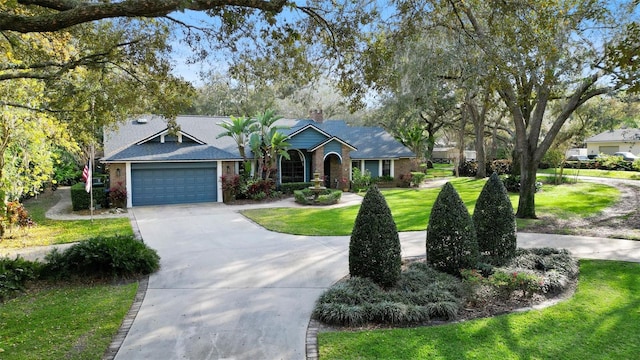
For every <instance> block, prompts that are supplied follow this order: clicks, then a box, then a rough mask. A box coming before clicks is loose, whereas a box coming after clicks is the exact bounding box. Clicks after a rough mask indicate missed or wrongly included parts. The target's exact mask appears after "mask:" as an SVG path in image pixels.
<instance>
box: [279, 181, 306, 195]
mask: <svg viewBox="0 0 640 360" xmlns="http://www.w3.org/2000/svg"><path fill="white" fill-rule="evenodd" d="M311 186H313V183H312V182H294V183H285V184H281V185H280V191H281V192H282V193H283V194H288V195H290V194H293V192H294V191H296V190H304V189H308V188H309V187H311Z"/></svg>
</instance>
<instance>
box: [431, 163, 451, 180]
mask: <svg viewBox="0 0 640 360" xmlns="http://www.w3.org/2000/svg"><path fill="white" fill-rule="evenodd" d="M452 175H453V165H452V164H433V168H432V169H427V178H428V179H431V178H438V177H448V176H452Z"/></svg>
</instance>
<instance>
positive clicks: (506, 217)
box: [472, 173, 517, 266]
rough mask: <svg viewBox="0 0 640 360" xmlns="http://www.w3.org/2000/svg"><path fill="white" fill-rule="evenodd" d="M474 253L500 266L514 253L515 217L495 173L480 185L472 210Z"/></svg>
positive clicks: (503, 188)
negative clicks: (477, 251) (474, 231)
mask: <svg viewBox="0 0 640 360" xmlns="http://www.w3.org/2000/svg"><path fill="white" fill-rule="evenodd" d="M472 218H473V223H474V225H475V228H476V236H477V239H478V250H479V251H480V253H481V254H482V255H483V256H487V260H488V262H489V263H491V264H493V265H496V266H501V265H504V264H505V263H507V262H508V261H509V260H511V259H512V258H513V257H514V256H515V254H516V245H517V243H516V217H515V215H514V213H513V206H512V205H511V201H510V200H509V194H508V193H507V189H506V188H505V187H504V185H503V184H502V181H501V180H500V177H499V176H498V174H496V173H493V174H491V177H489V180H488V181H487V182H486V183H485V184H484V187H483V188H482V191H481V192H480V196H479V197H478V200H477V201H476V206H475V210H474V211H473V217H472Z"/></svg>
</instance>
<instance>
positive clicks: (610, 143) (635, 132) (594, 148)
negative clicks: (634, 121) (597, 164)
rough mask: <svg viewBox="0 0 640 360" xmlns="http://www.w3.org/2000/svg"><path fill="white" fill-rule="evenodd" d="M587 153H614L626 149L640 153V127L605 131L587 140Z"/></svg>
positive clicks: (593, 154) (591, 154)
mask: <svg viewBox="0 0 640 360" xmlns="http://www.w3.org/2000/svg"><path fill="white" fill-rule="evenodd" d="M585 143H586V144H587V155H588V156H595V155H598V154H608V155H613V153H616V152H619V151H624V152H631V153H633V154H640V129H617V130H611V131H605V132H603V133H600V134H598V135H595V136H592V137H590V138H588V139H586V140H585Z"/></svg>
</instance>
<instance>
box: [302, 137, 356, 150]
mask: <svg viewBox="0 0 640 360" xmlns="http://www.w3.org/2000/svg"><path fill="white" fill-rule="evenodd" d="M332 141H337V142H339V143H340V144H342V145H345V146H347V147H349V148H350V149H351V150H354V151H357V150H358V149H356V148H355V147H353V146H352V145H351V144H349V143H347V142H345V141H344V140H342V139H340V138H339V137H337V136H332V137H330V138H328V139H326V140H324V141H322V142H321V143H319V144H318V145H316V146H314V147H312V148H311V149H309V151H316V150H318V148H319V147H321V146H324V145H327V144H328V143H330V142H332Z"/></svg>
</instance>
